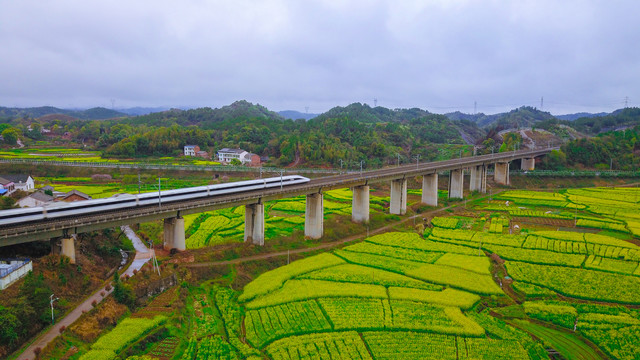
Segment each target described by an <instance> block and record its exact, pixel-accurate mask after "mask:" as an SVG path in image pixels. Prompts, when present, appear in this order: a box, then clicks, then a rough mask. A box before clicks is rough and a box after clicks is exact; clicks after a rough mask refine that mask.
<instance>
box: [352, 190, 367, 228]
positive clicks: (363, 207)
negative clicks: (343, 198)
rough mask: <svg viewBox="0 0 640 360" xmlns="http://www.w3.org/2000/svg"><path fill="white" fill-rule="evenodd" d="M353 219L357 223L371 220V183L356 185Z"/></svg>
mask: <svg viewBox="0 0 640 360" xmlns="http://www.w3.org/2000/svg"><path fill="white" fill-rule="evenodd" d="M351 220H352V221H353V222H357V223H368V222H369V185H362V186H355V187H354V188H353V198H352V200H351Z"/></svg>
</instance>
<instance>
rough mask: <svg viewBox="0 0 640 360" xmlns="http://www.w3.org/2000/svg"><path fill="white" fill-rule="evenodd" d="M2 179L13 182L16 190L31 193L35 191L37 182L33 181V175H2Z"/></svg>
mask: <svg viewBox="0 0 640 360" xmlns="http://www.w3.org/2000/svg"><path fill="white" fill-rule="evenodd" d="M1 177H2V178H4V179H7V180H9V181H11V182H13V185H14V187H15V189H16V190H22V191H31V190H33V189H35V182H34V181H33V178H32V177H31V175H25V174H16V175H2V176H1Z"/></svg>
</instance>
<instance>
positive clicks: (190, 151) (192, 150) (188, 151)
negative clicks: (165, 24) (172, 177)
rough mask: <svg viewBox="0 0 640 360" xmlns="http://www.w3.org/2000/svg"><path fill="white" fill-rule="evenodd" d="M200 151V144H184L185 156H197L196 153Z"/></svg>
mask: <svg viewBox="0 0 640 360" xmlns="http://www.w3.org/2000/svg"><path fill="white" fill-rule="evenodd" d="M199 151H200V146H198V145H185V146H184V156H196V153H197V152H199Z"/></svg>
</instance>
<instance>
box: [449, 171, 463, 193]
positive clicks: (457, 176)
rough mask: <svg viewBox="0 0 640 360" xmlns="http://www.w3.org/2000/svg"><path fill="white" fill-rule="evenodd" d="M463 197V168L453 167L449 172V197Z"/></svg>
mask: <svg viewBox="0 0 640 360" xmlns="http://www.w3.org/2000/svg"><path fill="white" fill-rule="evenodd" d="M463 197H464V169H455V170H451V171H450V172H449V199H462V198H463Z"/></svg>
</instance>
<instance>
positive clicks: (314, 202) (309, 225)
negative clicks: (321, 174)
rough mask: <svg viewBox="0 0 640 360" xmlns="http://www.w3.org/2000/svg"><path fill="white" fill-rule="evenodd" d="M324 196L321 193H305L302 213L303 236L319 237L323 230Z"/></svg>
mask: <svg viewBox="0 0 640 360" xmlns="http://www.w3.org/2000/svg"><path fill="white" fill-rule="evenodd" d="M323 199H324V196H323V195H322V194H321V193H316V194H309V195H307V201H306V209H305V213H304V236H305V237H308V238H310V239H320V238H321V237H322V235H323V232H324V206H323Z"/></svg>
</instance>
